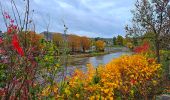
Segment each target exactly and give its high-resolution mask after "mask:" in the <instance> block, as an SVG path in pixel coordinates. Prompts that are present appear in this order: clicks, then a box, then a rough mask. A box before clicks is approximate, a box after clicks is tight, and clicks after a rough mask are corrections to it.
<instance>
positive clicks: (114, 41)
mask: <svg viewBox="0 0 170 100" xmlns="http://www.w3.org/2000/svg"><path fill="white" fill-rule="evenodd" d="M113 45H116V37H113Z"/></svg>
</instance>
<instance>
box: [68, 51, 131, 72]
mask: <svg viewBox="0 0 170 100" xmlns="http://www.w3.org/2000/svg"><path fill="white" fill-rule="evenodd" d="M129 54H131V53H129V52H116V53H111V54H106V55H101V56H95V57H87V58H84V59H82V60H80V61H76V62H74V64H72V65H70V66H69V67H67V75H71V74H72V73H73V72H74V70H75V69H77V68H78V69H80V70H83V71H86V70H87V67H86V64H89V63H90V64H92V65H93V66H94V67H97V66H98V65H101V64H107V63H108V62H110V61H111V60H112V59H114V58H118V57H120V56H122V55H129Z"/></svg>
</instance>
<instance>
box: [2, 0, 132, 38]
mask: <svg viewBox="0 0 170 100" xmlns="http://www.w3.org/2000/svg"><path fill="white" fill-rule="evenodd" d="M1 1H3V2H2V5H3V8H4V9H5V10H6V11H7V12H11V6H10V2H9V1H10V0H1ZM15 1H16V4H17V7H18V9H19V10H20V14H23V7H24V3H23V0H15ZM30 1H31V4H30V6H31V9H34V13H33V19H34V21H35V24H36V31H37V32H42V31H45V30H46V23H48V22H49V19H50V27H49V30H50V31H52V32H63V29H64V28H63V23H62V20H64V21H65V23H66V25H67V27H68V28H69V29H68V33H74V34H78V35H81V36H89V37H113V36H117V35H118V34H120V35H125V34H126V33H125V30H124V27H125V25H126V24H128V23H130V19H131V16H132V15H131V12H130V10H132V9H133V7H134V2H135V0H30ZM0 22H1V24H0V27H1V29H2V30H3V28H4V25H3V20H2V16H1V17H0Z"/></svg>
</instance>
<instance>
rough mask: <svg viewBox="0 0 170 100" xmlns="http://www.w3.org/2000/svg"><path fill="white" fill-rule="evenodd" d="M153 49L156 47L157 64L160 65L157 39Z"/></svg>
mask: <svg viewBox="0 0 170 100" xmlns="http://www.w3.org/2000/svg"><path fill="white" fill-rule="evenodd" d="M155 47H156V57H157V62H158V63H160V52H159V50H160V44H159V40H158V38H157V39H156V41H155Z"/></svg>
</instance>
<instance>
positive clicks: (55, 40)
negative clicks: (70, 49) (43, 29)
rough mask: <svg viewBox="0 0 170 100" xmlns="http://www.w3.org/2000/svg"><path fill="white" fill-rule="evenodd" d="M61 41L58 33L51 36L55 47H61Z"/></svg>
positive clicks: (60, 35)
mask: <svg viewBox="0 0 170 100" xmlns="http://www.w3.org/2000/svg"><path fill="white" fill-rule="evenodd" d="M62 41H63V37H62V34H60V33H54V34H53V42H54V44H56V46H57V47H61V46H62V44H61V43H62Z"/></svg>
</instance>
